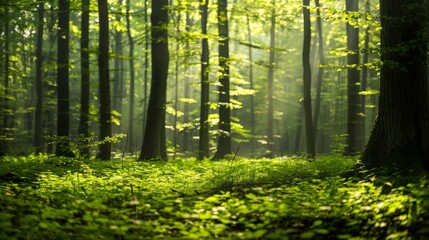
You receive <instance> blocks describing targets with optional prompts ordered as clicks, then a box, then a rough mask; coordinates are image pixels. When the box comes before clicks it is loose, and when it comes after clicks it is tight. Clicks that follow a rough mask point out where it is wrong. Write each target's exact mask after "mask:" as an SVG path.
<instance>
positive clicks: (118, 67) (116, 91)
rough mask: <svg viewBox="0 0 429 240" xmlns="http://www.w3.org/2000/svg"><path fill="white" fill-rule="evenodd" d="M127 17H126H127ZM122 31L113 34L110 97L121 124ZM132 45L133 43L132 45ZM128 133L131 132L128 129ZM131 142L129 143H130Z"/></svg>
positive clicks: (118, 128) (116, 129)
mask: <svg viewBox="0 0 429 240" xmlns="http://www.w3.org/2000/svg"><path fill="white" fill-rule="evenodd" d="M122 5H123V0H118V3H117V6H118V8H117V11H118V13H117V14H116V16H115V21H116V23H117V24H118V25H121V15H122V12H120V11H121V10H122ZM127 16H128V15H127ZM122 32H123V30H122V29H121V28H116V29H115V33H114V44H115V59H114V67H115V69H114V72H115V73H114V81H113V95H112V109H113V111H115V112H116V116H115V118H118V121H119V122H121V117H122V116H121V113H122V102H123V99H124V97H125V89H124V88H125V87H124V85H125V82H124V60H123V44H122V42H123V36H122ZM133 44H134V43H133ZM114 126H115V127H114V129H113V131H114V132H115V133H117V132H121V124H119V125H116V124H115V125H114ZM128 132H132V131H130V130H129V129H128ZM132 140H133V139H132V138H131V139H129V140H128V141H129V144H128V147H129V148H134V143H133V142H132ZM130 141H131V142H130Z"/></svg>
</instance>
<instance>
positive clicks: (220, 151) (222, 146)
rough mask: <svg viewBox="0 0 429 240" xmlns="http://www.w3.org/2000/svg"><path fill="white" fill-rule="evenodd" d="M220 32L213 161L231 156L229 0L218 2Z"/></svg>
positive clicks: (219, 0)
mask: <svg viewBox="0 0 429 240" xmlns="http://www.w3.org/2000/svg"><path fill="white" fill-rule="evenodd" d="M217 15H218V16H217V17H218V31H219V68H220V70H219V71H220V74H219V82H220V86H219V139H218V145H217V149H216V154H215V155H214V157H213V159H221V158H224V157H225V155H227V154H231V153H232V150H231V107H230V103H231V101H230V92H229V90H230V87H229V85H230V83H229V78H230V76H229V33H228V31H229V30H228V0H218V12H217Z"/></svg>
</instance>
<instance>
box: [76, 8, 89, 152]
mask: <svg viewBox="0 0 429 240" xmlns="http://www.w3.org/2000/svg"><path fill="white" fill-rule="evenodd" d="M89 4H90V1H89V0H82V22H81V31H82V33H81V39H80V59H81V62H80V64H81V82H80V117H79V145H80V147H79V151H80V155H81V156H82V157H89V146H88V144H89V94H90V92H89V90H90V81H89V77H90V75H89Z"/></svg>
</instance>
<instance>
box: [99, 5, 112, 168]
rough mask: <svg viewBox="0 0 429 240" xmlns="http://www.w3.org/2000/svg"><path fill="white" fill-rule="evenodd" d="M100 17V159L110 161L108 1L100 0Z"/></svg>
mask: <svg viewBox="0 0 429 240" xmlns="http://www.w3.org/2000/svg"><path fill="white" fill-rule="evenodd" d="M98 16H99V19H100V30H99V50H98V75H99V88H100V136H99V137H100V141H103V142H102V143H101V144H100V146H99V153H98V155H97V157H98V158H101V159H104V160H109V159H110V155H111V151H112V144H111V142H110V141H109V139H108V138H110V137H111V136H112V124H111V122H112V120H111V105H110V104H111V103H110V80H109V12H108V5H107V0H98Z"/></svg>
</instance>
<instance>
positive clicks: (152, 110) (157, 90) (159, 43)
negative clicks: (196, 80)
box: [139, 0, 169, 160]
mask: <svg viewBox="0 0 429 240" xmlns="http://www.w3.org/2000/svg"><path fill="white" fill-rule="evenodd" d="M167 8H168V0H152V14H151V24H152V29H151V34H152V40H151V41H152V42H151V50H152V51H151V52H152V82H151V89H150V96H149V106H148V111H147V121H146V128H145V133H144V139H143V145H142V150H141V152H140V157H139V159H140V160H150V159H166V156H167V152H166V146H165V104H166V94H167V77H168V64H169V51H168V29H167V24H168V9H167Z"/></svg>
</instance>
